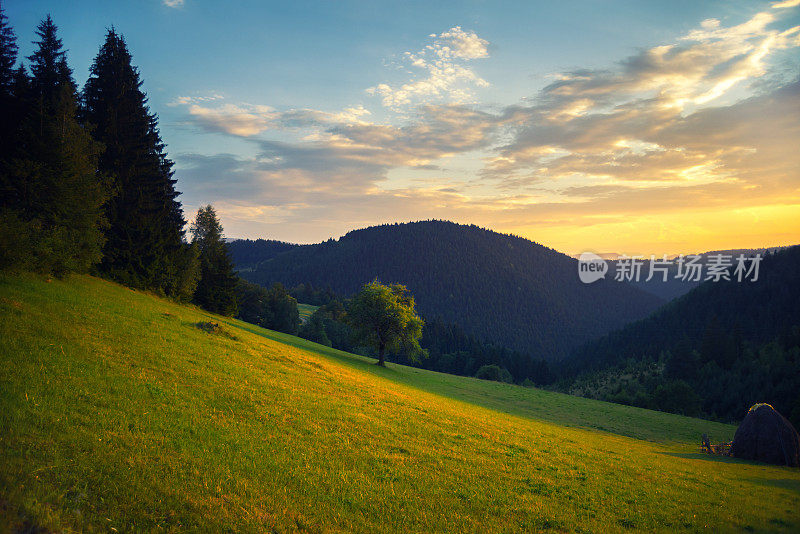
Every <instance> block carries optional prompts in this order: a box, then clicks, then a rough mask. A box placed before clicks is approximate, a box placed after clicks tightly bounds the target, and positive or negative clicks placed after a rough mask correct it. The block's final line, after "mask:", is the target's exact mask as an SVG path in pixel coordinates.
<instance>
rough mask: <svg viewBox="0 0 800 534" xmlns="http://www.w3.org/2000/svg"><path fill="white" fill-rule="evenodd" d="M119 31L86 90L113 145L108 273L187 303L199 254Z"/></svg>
mask: <svg viewBox="0 0 800 534" xmlns="http://www.w3.org/2000/svg"><path fill="white" fill-rule="evenodd" d="M131 60H132V58H131V54H130V52H129V51H128V47H127V44H126V43H125V39H124V38H123V36H121V35H119V34H118V33H117V32H116V30H115V29H114V28H111V29H110V30H109V31H108V33H107V34H106V39H105V42H104V43H103V45H102V46H101V47H100V51H99V53H98V54H97V57H96V58H95V60H94V62H93V64H92V67H91V71H90V76H89V79H88V80H87V82H86V86H85V88H84V92H83V103H84V118H85V120H86V121H87V122H89V123H91V124H92V125H93V128H94V130H93V131H94V136H95V139H97V140H98V141H100V142H101V143H103V144H104V145H105V147H106V150H105V152H104V154H103V155H102V156H101V157H100V165H99V166H100V170H101V171H102V172H103V173H105V174H108V175H109V176H111V177H112V179H113V180H114V186H115V192H116V196H115V197H114V199H113V200H112V201H111V202H110V203H109V206H108V210H107V214H108V218H109V223H110V228H109V230H108V232H107V235H108V241H107V242H106V246H105V248H104V250H103V253H104V255H103V262H102V264H101V270H102V271H103V272H105V273H107V274H108V275H109V276H110V277H112V278H114V279H116V280H118V281H120V282H123V283H125V284H128V285H131V286H133V287H140V288H147V289H152V290H156V291H160V292H163V293H165V294H167V295H170V296H174V297H178V298H188V297H189V296H191V294H192V292H193V289H194V284H195V282H196V273H197V265H196V255H195V253H194V252H193V251H192V249H191V248H190V247H189V246H188V245H187V244H185V243H184V242H183V237H184V229H183V228H184V226H185V224H186V221H185V220H184V218H183V210H182V208H181V205H180V202H178V200H177V197H178V195H179V193H178V192H177V191H176V190H175V180H174V179H173V178H172V176H173V171H172V165H173V164H172V161H170V160H169V159H167V156H166V153H165V146H164V143H163V142H162V140H161V136H160V134H159V131H158V118H157V116H156V115H155V114H153V113H151V112H150V110H149V108H148V105H147V96H146V94H145V93H144V92H143V91H142V80H141V79H140V77H139V72H138V70H137V68H136V67H135V66H133V64H132V62H131Z"/></svg>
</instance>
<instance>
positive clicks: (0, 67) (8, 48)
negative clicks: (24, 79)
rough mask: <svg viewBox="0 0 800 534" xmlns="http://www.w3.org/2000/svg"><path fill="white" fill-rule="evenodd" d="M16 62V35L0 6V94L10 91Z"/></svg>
mask: <svg viewBox="0 0 800 534" xmlns="http://www.w3.org/2000/svg"><path fill="white" fill-rule="evenodd" d="M16 62H17V36H16V35H15V34H14V30H13V29H12V28H11V26H10V25H9V23H8V17H6V14H5V13H4V10H3V8H2V6H0V95H3V96H5V95H7V94H9V93H10V92H11V87H12V86H13V84H14V65H15V64H16Z"/></svg>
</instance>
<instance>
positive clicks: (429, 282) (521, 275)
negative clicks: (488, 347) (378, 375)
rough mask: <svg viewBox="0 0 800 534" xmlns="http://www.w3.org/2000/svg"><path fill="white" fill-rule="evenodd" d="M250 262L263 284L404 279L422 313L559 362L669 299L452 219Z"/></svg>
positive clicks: (340, 285) (250, 273)
mask: <svg viewBox="0 0 800 534" xmlns="http://www.w3.org/2000/svg"><path fill="white" fill-rule="evenodd" d="M248 267H249V268H248V270H242V272H240V275H241V276H242V277H243V278H245V279H247V280H249V281H251V282H255V283H257V284H261V285H271V284H272V283H274V282H281V283H283V284H284V285H286V286H295V285H298V284H301V283H311V284H313V285H314V286H316V287H331V288H332V289H333V291H335V292H336V293H340V294H345V295H348V294H353V293H355V292H356V291H357V290H358V288H359V287H360V286H361V285H362V284H363V283H365V282H367V281H369V280H372V279H374V278H378V279H379V280H381V281H383V282H399V283H402V284H405V285H406V286H407V287H408V288H409V289H410V290H411V292H412V293H413V295H414V296H415V297H416V299H417V305H418V309H419V311H420V313H421V314H422V315H423V317H425V318H428V319H434V318H439V319H441V320H443V321H446V322H448V323H455V324H458V325H460V326H461V327H462V328H464V330H465V331H467V332H468V333H469V334H471V335H474V336H476V337H477V338H479V339H482V340H484V341H489V342H493V343H497V344H500V345H503V346H505V347H508V348H511V349H515V350H519V351H522V352H526V353H528V354H530V355H532V356H533V357H535V358H543V359H546V360H550V361H553V360H558V359H560V358H562V357H563V356H565V355H566V354H567V353H568V352H569V351H570V350H571V349H573V348H575V347H577V346H579V345H581V344H583V343H585V342H587V341H589V340H590V339H592V338H595V337H598V336H600V335H602V334H604V333H607V332H609V331H611V330H613V329H615V328H619V327H621V326H622V325H624V324H626V323H628V322H630V321H634V320H636V319H641V318H643V317H645V316H646V315H648V314H649V313H650V312H652V311H654V310H655V309H656V308H657V307H658V306H659V305H660V304H662V303H663V302H664V301H663V300H662V299H659V298H658V297H655V296H653V295H650V294H647V293H645V292H643V291H641V290H638V289H636V288H634V287H632V286H631V285H629V284H627V283H617V282H614V281H611V280H600V281H598V282H595V283H593V284H590V285H586V284H583V283H581V282H580V280H579V279H578V263H577V260H575V259H574V258H570V257H569V256H567V255H565V254H561V253H560V252H557V251H555V250H553V249H550V248H547V247H544V246H542V245H539V244H537V243H534V242H532V241H529V240H527V239H523V238H521V237H516V236H513V235H506V234H500V233H497V232H493V231H490V230H486V229H483V228H479V227H477V226H474V225H470V226H464V225H458V224H455V223H451V222H445V221H422V222H415V223H406V224H391V225H382V226H374V227H370V228H365V229H362V230H355V231H352V232H349V233H348V234H346V235H345V236H343V237H341V238H340V239H338V240H328V241H325V242H323V243H319V244H316V245H304V246H300V247H294V248H291V249H289V250H287V251H285V252H282V253H280V254H278V255H276V256H274V257H272V258H270V259H267V260H266V261H263V262H261V263H259V264H258V265H256V266H254V267H250V266H248Z"/></svg>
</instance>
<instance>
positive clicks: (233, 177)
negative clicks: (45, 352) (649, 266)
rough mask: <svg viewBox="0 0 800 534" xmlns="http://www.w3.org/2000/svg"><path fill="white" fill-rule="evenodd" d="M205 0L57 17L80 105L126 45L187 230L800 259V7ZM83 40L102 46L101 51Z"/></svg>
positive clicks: (30, 11)
mask: <svg viewBox="0 0 800 534" xmlns="http://www.w3.org/2000/svg"><path fill="white" fill-rule="evenodd" d="M312 5H313V6H315V7H311V6H310V5H305V4H304V5H302V6H297V5H295V6H279V5H275V4H268V5H260V4H259V5H256V4H245V5H243V6H242V8H241V9H240V10H238V11H236V12H231V11H230V10H228V11H226V12H225V15H226V16H229V17H230V20H222V17H221V14H220V13H219V10H220V9H222V7H220V6H218V5H216V4H213V3H210V2H203V1H197V0H185V1H183V0H181V1H178V0H169V1H165V2H157V1H152V2H149V3H147V4H143V5H138V4H137V5H135V6H128V5H120V4H112V5H106V4H104V3H101V2H91V1H86V2H82V3H70V4H69V5H58V4H56V5H53V4H52V3H49V2H46V1H33V2H10V3H6V4H4V8H5V9H6V14H7V15H8V17H9V21H10V23H11V25H12V27H13V28H14V29H15V32H16V33H17V36H18V43H19V46H20V57H24V56H27V55H29V54H30V53H31V50H32V45H31V41H32V40H33V32H34V29H35V27H36V24H37V23H38V21H39V20H41V19H42V18H43V17H44V16H45V15H46V14H47V13H48V12H49V13H51V14H52V16H53V19H54V21H55V23H56V24H57V25H58V26H59V31H60V32H61V36H62V38H63V40H64V44H65V47H66V48H67V49H69V52H68V61H69V63H70V66H71V67H72V68H73V71H74V75H75V78H76V81H77V82H78V83H79V85H82V84H83V83H84V81H85V79H86V76H87V74H88V69H89V66H90V64H91V61H92V59H93V58H94V56H95V55H96V54H97V50H98V48H99V46H100V44H101V42H102V39H103V34H104V32H105V29H106V28H109V27H111V26H112V25H114V26H115V28H116V29H117V31H118V32H120V33H121V34H122V35H124V36H125V38H126V40H127V43H128V46H129V47H130V49H131V52H132V54H133V62H134V64H136V65H138V66H139V68H140V71H141V74H142V79H143V81H144V89H145V90H146V91H147V93H148V96H149V98H150V106H151V110H152V111H154V112H156V113H158V114H159V116H160V129H161V133H162V137H163V138H164V141H165V142H166V144H167V150H168V152H169V156H170V158H171V159H173V160H174V161H175V162H176V166H175V177H176V178H177V180H178V190H179V191H181V192H182V193H183V194H182V195H181V197H180V199H181V201H182V202H183V204H184V208H185V216H186V218H187V219H191V218H192V217H193V216H194V212H195V211H196V210H197V208H198V207H199V206H201V205H204V204H206V203H212V204H214V206H215V207H216V208H217V211H218V213H219V214H220V217H221V219H222V223H223V225H224V227H225V230H226V235H230V236H237V237H240V238H251V239H255V238H265V239H276V240H281V241H287V242H293V243H298V244H309V243H315V242H320V241H324V240H326V239H328V238H334V237H337V236H341V235H344V234H346V233H347V232H349V231H352V230H355V229H358V228H363V227H368V226H374V225H379V224H384V223H392V222H408V221H416V220H425V219H442V220H450V221H453V222H456V223H460V224H476V225H478V226H481V227H486V228H490V229H492V230H494V231H497V232H500V233H510V234H514V235H519V236H521V237H524V238H526V239H529V240H531V241H535V242H537V243H541V244H543V245H545V246H548V247H550V248H553V249H555V250H559V251H561V252H564V253H565V254H568V255H574V254H579V253H580V252H583V251H586V250H602V251H613V252H615V253H620V254H627V255H635V254H646V255H649V254H655V255H658V256H660V255H662V254H667V255H675V254H680V253H687V252H688V251H697V250H706V251H708V250H728V249H736V248H764V247H775V246H790V245H792V244H796V243H797V242H798V236H800V217H798V216H797V213H800V211H798V210H800V183H798V179H800V156H798V154H797V151H796V146H798V145H800V126H798V124H797V121H796V117H797V116H800V79H799V78H798V72H797V64H798V59H799V57H798V47H800V8H799V7H798V6H799V5H800V0H784V1H780V2H734V3H728V4H726V5H694V4H693V3H684V4H681V5H680V6H679V7H677V8H676V7H675V6H672V5H670V6H652V5H649V6H643V5H637V4H636V3H619V4H617V5H616V6H615V7H608V6H605V5H603V6H599V5H596V4H594V3H592V2H584V3H582V4H580V5H579V6H570V7H569V8H567V7H564V6H543V5H528V4H524V3H512V4H507V5H505V6H504V7H503V9H496V8H494V7H493V6H488V5H483V4H472V5H469V6H458V7H456V5H454V4H449V5H447V6H446V7H442V6H430V5H425V4H418V5H415V6H414V7H413V9H409V8H408V7H400V6H385V7H384V8H383V9H375V8H374V6H371V5H370V4H365V3H359V2H350V3H343V4H339V5H337V6H336V8H334V7H333V6H329V5H324V4H323V5H315V4H312ZM87 30H88V31H87Z"/></svg>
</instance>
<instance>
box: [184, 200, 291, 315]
mask: <svg viewBox="0 0 800 534" xmlns="http://www.w3.org/2000/svg"><path fill="white" fill-rule="evenodd" d="M192 237H193V244H194V245H195V246H197V248H198V251H199V254H200V281H199V282H198V283H197V290H196V291H195V294H194V302H195V303H196V304H198V305H199V306H202V307H203V308H205V309H206V310H208V311H211V312H214V313H219V314H221V315H233V314H235V313H236V310H237V304H236V285H237V276H236V274H234V272H233V262H232V261H231V258H230V255H229V253H228V247H227V246H226V245H225V241H224V238H223V234H222V224H220V222H219V219H218V218H217V213H216V212H215V211H214V207H213V206H211V205H208V206H205V207H201V208H200V209H199V210H198V211H197V217H196V219H195V221H194V223H193V224H192ZM295 306H296V304H295Z"/></svg>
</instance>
